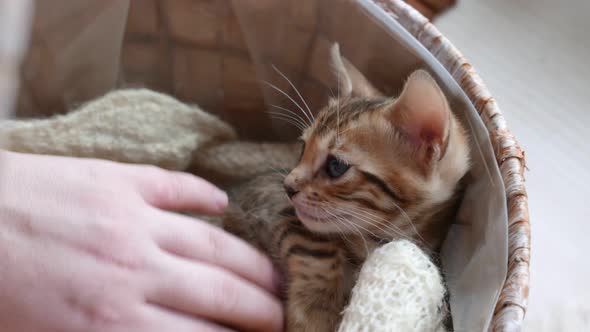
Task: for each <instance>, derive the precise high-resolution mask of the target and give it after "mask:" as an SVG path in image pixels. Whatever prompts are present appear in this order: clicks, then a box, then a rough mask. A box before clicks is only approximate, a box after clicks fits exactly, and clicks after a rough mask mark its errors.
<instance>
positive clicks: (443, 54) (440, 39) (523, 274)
mask: <svg viewBox="0 0 590 332" xmlns="http://www.w3.org/2000/svg"><path fill="white" fill-rule="evenodd" d="M373 2H375V3H376V4H377V5H379V6H380V7H381V8H382V9H383V10H385V11H386V12H387V13H388V14H389V15H391V16H392V17H394V18H395V19H397V20H398V21H399V23H400V24H401V25H403V26H404V27H405V28H406V29H407V30H408V31H409V32H410V33H411V34H412V35H413V36H414V37H415V38H416V39H417V40H418V41H420V43H421V44H422V45H423V46H424V47H425V48H426V49H428V51H429V52H430V53H432V55H433V56H434V57H436V59H438V61H439V62H440V63H441V64H442V65H443V66H444V67H445V69H446V70H447V71H448V72H449V73H450V74H451V75H452V76H453V78H454V79H455V81H456V82H457V83H458V84H459V85H460V86H461V88H462V89H463V91H464V92H465V93H466V94H467V96H468V97H469V99H470V100H471V102H472V103H473V105H474V107H475V109H476V110H477V112H478V113H479V115H480V117H481V119H482V120H483V123H484V124H485V126H486V128H487V130H488V133H489V135H490V140H491V142H492V146H493V149H494V153H495V156H496V161H497V162H498V166H499V167H500V172H501V175H502V180H503V182H504V186H505V188H506V199H507V207H508V272H507V275H506V281H505V282H504V286H503V289H502V292H501V294H500V297H499V299H498V303H497V304H496V308H495V310H494V317H493V319H492V323H491V325H490V328H489V330H490V331H517V330H520V327H521V325H522V321H523V319H524V316H525V313H526V308H527V302H528V295H529V262H530V249H531V245H530V223H529V213H528V196H527V193H526V189H525V186H524V182H525V180H524V170H525V168H526V163H525V154H524V151H523V150H522V149H521V148H520V146H519V145H518V143H517V141H516V139H515V137H514V136H513V135H512V134H511V133H510V131H509V130H508V128H507V125H506V121H505V120H504V117H503V116H502V112H500V109H499V107H498V105H497V104H496V102H495V100H494V98H493V97H492V96H491V94H490V92H489V91H488V89H487V87H486V86H485V84H484V83H483V81H482V80H481V78H480V77H479V75H478V74H477V73H476V71H475V70H474V69H473V67H472V66H471V65H470V64H469V62H468V61H467V59H465V57H464V56H463V55H462V54H461V53H460V52H459V51H458V50H457V49H456V48H455V47H454V46H453V45H452V44H451V42H450V41H449V40H448V39H446V38H445V37H444V36H443V35H442V34H441V33H440V32H439V31H438V30H437V29H436V28H435V27H434V26H433V25H432V24H431V23H430V22H429V20H428V19H426V18H425V17H424V16H423V15H422V14H420V12H418V11H417V10H416V9H414V8H412V7H411V6H409V5H408V4H406V3H405V2H403V1H401V0H373Z"/></svg>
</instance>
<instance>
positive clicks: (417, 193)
mask: <svg viewBox="0 0 590 332" xmlns="http://www.w3.org/2000/svg"><path fill="white" fill-rule="evenodd" d="M331 60H332V64H333V67H334V69H335V71H336V74H337V76H338V77H339V78H340V79H339V81H340V87H339V89H340V91H341V92H342V96H341V97H340V98H336V99H333V100H331V101H330V102H329V104H328V105H327V106H326V107H325V108H323V109H322V110H321V111H320V112H319V113H318V114H317V115H316V118H315V120H314V121H313V123H312V124H311V125H310V126H309V127H308V128H307V129H305V131H304V132H303V135H302V136H301V139H302V141H303V142H304V144H303V149H302V152H301V157H300V159H299V162H298V164H297V165H296V167H295V168H293V170H292V171H291V172H290V173H289V174H288V175H287V176H286V177H285V175H284V174H283V175H281V174H278V173H277V172H272V173H269V174H265V175H261V176H258V177H256V178H254V179H253V180H251V181H248V182H247V183H245V184H243V185H241V186H239V187H237V188H235V189H234V190H231V191H230V197H231V200H230V201H231V202H232V204H231V205H230V207H229V208H228V210H227V212H226V214H225V216H224V217H223V218H224V220H223V224H224V228H226V229H227V230H228V231H230V232H233V233H235V234H237V235H239V236H241V237H242V238H244V239H246V240H248V241H250V242H251V243H253V244H254V245H256V246H258V247H259V248H260V249H261V250H263V251H266V252H268V253H269V254H270V255H271V256H272V257H273V258H274V259H275V260H276V262H277V264H278V265H279V266H280V267H281V268H282V271H283V272H284V274H285V280H286V282H285V307H286V324H287V325H286V331H305V332H314V331H317V332H326V331H335V329H336V328H337V327H338V324H339V322H340V320H341V313H342V311H343V309H344V307H345V305H346V304H347V301H348V299H349V296H350V293H351V289H352V286H353V285H354V283H355V280H356V276H357V273H358V272H359V269H360V267H361V266H362V263H363V261H364V260H365V259H366V258H367V256H368V255H369V253H371V251H373V250H374V249H375V248H376V247H378V246H379V245H381V244H383V243H386V242H388V241H391V240H392V239H398V238H406V239H413V240H415V241H416V242H417V243H419V244H420V245H422V247H423V248H424V249H426V250H427V251H429V252H435V251H436V250H438V249H439V246H440V245H441V242H442V240H443V239H444V237H445V235H446V232H447V229H448V227H449V225H450V222H451V220H452V218H453V215H454V213H455V211H456V209H455V208H456V205H457V202H458V198H459V196H460V195H459V191H460V190H459V189H460V187H461V186H460V181H461V179H462V178H463V177H464V175H465V174H466V173H467V171H468V169H469V148H468V138H467V135H466V133H465V130H464V129H463V127H462V126H461V124H460V123H459V121H458V120H457V119H456V118H455V116H454V115H453V113H452V112H451V110H450V107H449V104H448V102H447V100H446V98H445V96H444V94H443V93H442V91H441V89H440V88H439V86H438V85H437V83H436V82H435V80H434V79H433V78H432V77H431V76H430V75H429V74H428V73H427V72H426V71H423V70H418V71H416V72H414V73H413V74H411V75H410V77H409V78H408V80H407V82H406V84H405V87H404V89H403V91H402V93H401V94H400V96H399V97H398V98H391V97H385V96H382V95H381V94H380V93H379V92H378V91H377V90H376V89H375V88H374V87H373V86H372V85H371V84H370V83H369V82H368V81H367V80H366V79H365V78H364V77H363V75H362V74H361V73H360V72H359V71H358V70H357V69H356V68H354V67H353V66H352V64H350V63H349V62H348V61H347V60H346V59H344V58H341V57H340V52H339V50H338V47H337V45H336V46H334V47H333V49H332V53H331Z"/></svg>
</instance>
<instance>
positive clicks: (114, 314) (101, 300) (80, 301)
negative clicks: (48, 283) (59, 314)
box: [68, 293, 134, 332]
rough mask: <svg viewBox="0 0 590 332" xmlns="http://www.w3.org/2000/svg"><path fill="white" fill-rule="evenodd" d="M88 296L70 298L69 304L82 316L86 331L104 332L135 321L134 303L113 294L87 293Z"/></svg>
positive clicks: (81, 321) (126, 325) (82, 323)
mask: <svg viewBox="0 0 590 332" xmlns="http://www.w3.org/2000/svg"><path fill="white" fill-rule="evenodd" d="M86 295H87V296H88V298H77V299H73V298H72V299H69V300H68V304H69V305H70V306H71V307H72V308H73V309H74V310H75V312H77V313H78V314H79V315H80V316H81V319H80V323H81V325H82V326H83V327H84V331H89V332H94V331H96V332H98V331H101V332H104V331H109V330H113V329H115V330H118V329H120V328H124V327H129V325H130V324H131V323H132V322H133V321H134V317H133V313H132V309H131V308H132V307H133V306H132V305H130V304H129V303H126V302H127V301H123V300H122V298H121V297H119V296H114V295H112V294H108V295H105V294H90V293H87V294H86Z"/></svg>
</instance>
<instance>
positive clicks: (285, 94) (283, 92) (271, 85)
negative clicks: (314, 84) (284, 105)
mask: <svg viewBox="0 0 590 332" xmlns="http://www.w3.org/2000/svg"><path fill="white" fill-rule="evenodd" d="M262 82H263V83H265V84H266V85H268V86H270V87H271V88H273V89H275V90H277V91H278V92H279V93H281V94H283V95H284V96H285V97H287V98H289V100H290V101H291V102H292V103H293V104H295V106H297V108H299V109H300V110H301V112H303V114H304V115H305V117H306V118H307V120H309V123H313V120H312V119H311V118H310V117H309V115H307V112H305V110H304V109H303V107H301V105H299V104H298V103H297V102H296V101H295V99H293V98H291V96H289V94H287V93H286V92H285V91H283V90H281V89H280V88H279V87H277V86H276V85H274V84H272V83H270V82H267V81H262Z"/></svg>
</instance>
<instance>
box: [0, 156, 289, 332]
mask: <svg viewBox="0 0 590 332" xmlns="http://www.w3.org/2000/svg"><path fill="white" fill-rule="evenodd" d="M226 204H227V196H225V194H223V193H222V192H220V191H219V190H218V189H217V188H215V187H214V186H212V185H211V184H209V183H207V182H205V181H204V180H202V179H199V178H197V177H194V176H191V175H188V174H183V173H177V172H167V171H164V170H162V169H158V168H155V167H151V166H139V165H125V164H118V163H114V162H108V161H99V160H92V159H74V158H63V157H51V156H34V155H26V154H16V153H10V152H4V151H0V331H36V332H49V331H51V332H53V331H60V332H74V331H89V332H93V331H97V332H98V331H100V332H119V331H121V332H122V331H125V332H131V331H145V332H150V331H154V332H156V331H157V332H161V331H175V332H184V331H226V330H229V329H232V328H233V329H239V330H245V331H279V330H281V329H282V324H283V323H282V320H283V314H282V309H281V305H280V303H279V301H278V300H277V299H276V298H275V297H274V296H273V292H275V290H276V279H275V278H274V275H275V274H274V270H273V268H272V264H271V263H270V261H269V260H268V259H267V258H266V257H264V256H263V255H262V254H260V253H259V252H257V251H256V250H255V249H253V248H251V247H250V246H248V245H247V244H246V243H245V242H243V241H242V240H240V239H237V238H234V237H232V236H230V235H229V234H227V233H225V232H224V231H223V230H221V229H219V228H216V227H214V226H211V225H209V224H206V223H204V222H202V221H198V220H194V219H191V218H189V217H185V216H181V215H178V214H175V213H172V212H168V211H170V210H182V211H196V212H201V213H208V214H213V213H219V212H221V211H222V210H223V209H224V207H225V205H226Z"/></svg>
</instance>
